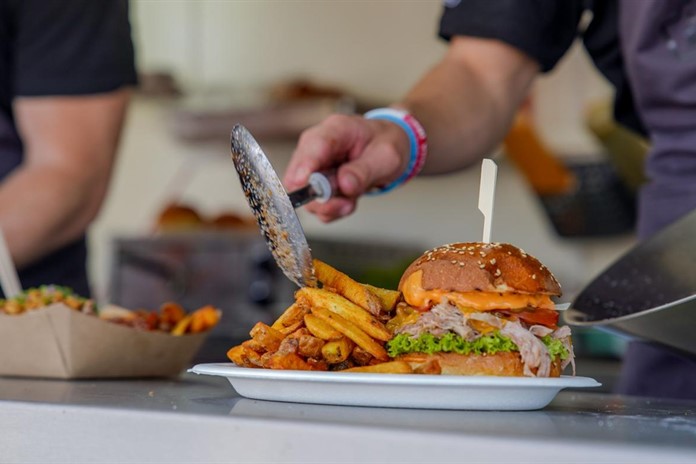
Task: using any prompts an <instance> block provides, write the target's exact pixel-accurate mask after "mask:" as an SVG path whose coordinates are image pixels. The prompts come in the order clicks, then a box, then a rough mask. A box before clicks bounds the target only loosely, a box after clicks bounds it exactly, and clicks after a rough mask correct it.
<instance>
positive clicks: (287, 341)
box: [227, 260, 413, 373]
mask: <svg viewBox="0 0 696 464" xmlns="http://www.w3.org/2000/svg"><path fill="white" fill-rule="evenodd" d="M314 267H315V272H316V275H317V280H318V281H319V282H321V284H322V285H323V287H322V288H309V287H305V288H302V289H300V290H298V291H297V292H296V293H295V302H294V303H293V304H292V305H290V306H289V307H288V308H287V309H286V310H285V311H284V312H283V313H282V314H281V315H280V316H279V317H278V318H277V319H276V320H275V322H273V323H272V324H271V325H267V324H264V323H261V322H259V323H257V324H256V325H255V326H254V327H253V328H252V329H251V331H250V332H249V335H250V337H251V338H250V339H248V340H246V341H245V342H243V343H242V344H240V345H237V346H234V347H232V348H230V350H229V351H228V352H227V356H228V358H229V359H230V360H231V361H233V362H234V363H235V364H237V365H238V366H242V367H251V368H266V369H292V370H332V371H350V372H381V373H412V372H413V369H411V368H410V365H409V364H408V363H405V362H403V361H393V360H391V359H390V358H389V355H388V354H387V351H386V349H385V347H384V345H385V342H387V341H389V340H390V339H391V338H392V336H393V335H392V333H391V331H390V330H389V329H387V327H386V326H385V325H384V323H383V322H381V321H382V320H384V318H385V316H386V317H388V316H389V315H390V313H392V312H393V310H394V308H395V307H396V304H397V303H398V302H399V300H400V297H401V293H400V292H398V291H396V290H388V289H384V288H378V287H373V286H370V285H365V284H361V283H359V282H357V281H355V280H353V279H352V278H350V277H348V276H347V275H345V274H343V273H342V272H340V271H338V270H337V269H335V268H333V267H331V266H329V265H327V264H325V263H323V262H321V261H318V260H315V261H314ZM379 366H382V367H379Z"/></svg>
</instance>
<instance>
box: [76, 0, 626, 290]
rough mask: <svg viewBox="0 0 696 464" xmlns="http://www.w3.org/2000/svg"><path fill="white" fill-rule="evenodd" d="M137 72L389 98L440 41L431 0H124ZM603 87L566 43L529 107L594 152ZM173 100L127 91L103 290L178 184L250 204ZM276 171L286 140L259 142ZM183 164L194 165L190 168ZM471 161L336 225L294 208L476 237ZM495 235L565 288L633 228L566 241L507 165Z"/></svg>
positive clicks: (348, 231)
mask: <svg viewBox="0 0 696 464" xmlns="http://www.w3.org/2000/svg"><path fill="white" fill-rule="evenodd" d="M131 4H132V21H133V25H134V31H135V37H136V45H137V47H138V61H139V66H140V69H141V70H142V71H152V70H157V69H165V70H169V71H172V72H174V73H175V74H176V76H177V77H178V78H179V79H180V80H181V82H183V83H184V85H185V86H186V89H187V90H190V91H194V92H195V91H199V90H202V89H209V88H212V87H236V88H246V87H249V88H250V87H255V86H260V85H267V84H270V83H274V82H277V81H278V80H281V79H285V78H289V77H293V76H297V75H306V76H310V77H312V78H314V79H316V80H318V81H320V82H328V83H334V84H337V85H340V86H342V87H344V88H346V89H348V90H350V91H351V92H353V93H354V94H356V95H359V96H362V97H364V98H371V99H376V100H381V101H390V100H394V99H397V98H398V97H399V96H400V95H402V94H403V93H404V92H405V91H406V90H407V89H408V88H409V86H410V85H412V84H413V83H414V82H415V81H416V79H417V78H418V77H419V76H420V75H421V74H422V73H423V72H424V71H425V70H426V69H428V67H430V66H431V65H432V64H433V63H434V62H436V61H437V60H438V59H439V58H440V56H442V53H443V52H444V50H445V44H444V43H443V42H442V41H440V40H439V39H437V37H436V31H437V22H438V18H439V15H440V9H441V6H440V5H441V4H440V2H439V1H405V0H404V1H398V2H397V1H376V0H374V1H357V0H356V1H290V0H285V1H282V0H279V1H260V0H259V1H232V0H229V1H212V0H211V1H208V0H195V1H194V0H189V1H174V0H131ZM607 95H610V90H609V87H608V86H607V85H606V83H605V82H604V81H603V79H602V78H601V77H599V76H598V75H597V74H596V72H595V71H594V70H593V68H592V67H591V66H590V65H589V64H588V62H587V58H586V56H585V55H584V53H583V52H582V51H581V50H580V49H574V50H573V51H572V52H571V53H569V55H568V56H567V57H566V59H564V61H563V63H562V64H561V65H560V66H559V68H558V69H557V70H556V71H555V72H554V73H552V74H551V75H549V76H545V77H543V78H542V79H540V81H539V83H538V87H537V89H536V106H535V116H536V119H537V122H538V123H539V128H540V130H541V132H542V135H543V137H544V138H545V140H546V141H547V142H548V143H549V145H550V146H551V147H552V148H553V149H555V150H556V151H557V152H559V154H561V155H564V154H578V153H580V154H590V153H594V152H596V151H597V147H596V146H595V144H594V142H593V141H592V139H591V138H590V137H589V136H588V135H587V134H586V133H585V131H584V129H583V126H582V108H583V106H584V104H585V102H586V101H587V100H589V99H593V98H596V97H605V96H607ZM168 115H169V112H168V107H167V105H166V104H163V103H162V102H157V101H153V100H144V99H136V101H135V102H134V104H133V105H132V107H131V110H130V114H129V119H128V123H127V126H126V129H125V134H124V139H123V142H122V146H121V150H120V159H119V163H118V166H117V172H116V175H115V177H114V180H113V184H112V188H111V192H110V196H109V198H108V200H107V203H106V205H105V208H104V210H103V211H102V214H101V215H100V217H99V219H98V220H97V222H96V224H95V225H94V227H93V230H92V232H93V233H92V236H91V242H90V243H91V246H92V252H93V254H92V258H91V261H90V265H91V274H92V280H93V282H94V283H95V285H96V287H97V289H98V290H100V291H103V290H104V289H105V288H106V282H107V280H108V273H109V266H110V263H109V256H110V248H109V245H110V241H111V238H112V237H114V236H116V235H122V234H140V233H144V232H147V231H148V228H149V226H150V225H151V221H152V219H153V218H154V216H155V215H156V214H157V212H158V211H159V209H160V208H161V206H162V204H163V203H164V201H165V200H166V198H167V197H168V196H169V195H170V194H172V193H173V192H175V193H176V194H179V195H182V196H183V198H184V199H186V200H187V201H190V202H192V203H195V204H196V205H197V206H199V207H200V208H202V209H203V210H204V211H210V212H216V211H220V210H222V209H227V208H239V209H240V210H241V211H246V204H245V201H244V199H243V196H242V194H241V189H240V187H239V183H238V181H237V179H236V175H235V173H234V170H233V169H232V166H231V164H230V161H229V159H228V156H227V153H228V147H227V140H226V139H225V140H220V141H219V143H208V144H198V145H186V144H182V143H181V142H179V141H177V140H176V139H175V138H174V137H172V135H171V134H170V132H169V130H168V129H169V128H168V125H167V121H168V119H167V118H168ZM264 148H266V150H267V151H268V152H269V155H270V157H271V160H272V162H273V164H274V166H275V167H276V169H277V170H278V171H282V170H283V168H284V166H285V163H286V162H287V159H288V155H289V153H291V150H292V143H289V144H272V145H269V146H266V147H264ZM186 173H195V174H194V175H192V176H191V175H188V174H186ZM477 189H478V172H477V170H472V171H469V172H464V173H458V174H454V175H451V176H444V177H436V178H430V179H418V180H416V181H414V182H412V184H410V185H409V186H407V187H405V188H402V189H399V190H398V191H396V192H394V193H392V194H390V195H387V196H384V197H380V198H367V199H365V200H363V201H361V205H360V208H359V212H358V213H357V214H355V215H353V216H352V217H350V218H348V219H345V220H342V221H339V222H337V223H334V224H331V225H328V226H327V225H324V224H320V223H319V222H317V221H316V220H315V219H314V218H312V217H308V216H306V215H304V214H301V219H302V221H303V225H304V226H305V228H306V229H307V231H308V233H313V234H327V235H334V236H350V237H355V236H361V237H366V238H375V237H376V238H388V239H390V240H397V241H404V242H409V243H416V244H423V245H424V246H435V245H439V244H441V243H445V242H451V241H468V240H478V239H479V238H480V233H481V217H480V214H479V213H478V210H477V209H476V195H477ZM493 227H494V229H493V235H494V237H493V238H494V239H495V240H499V241H509V242H512V243H515V244H518V245H520V246H522V247H523V248H525V249H527V251H529V252H530V253H532V254H535V255H536V256H538V257H539V258H540V259H542V260H543V261H545V262H546V264H547V265H548V266H549V267H550V268H551V269H552V270H554V271H555V272H556V274H557V275H558V277H559V279H560V280H561V282H562V283H564V284H565V287H566V290H567V292H568V293H569V294H571V295H572V293H573V292H575V291H577V290H578V289H579V288H580V287H581V286H582V284H584V283H585V282H586V281H587V279H589V278H590V277H591V276H592V275H593V274H594V273H596V272H597V271H598V270H599V269H601V268H602V267H604V266H605V265H606V264H607V263H608V262H610V261H611V260H613V259H614V257H616V256H617V255H618V254H620V253H621V252H622V251H623V250H625V249H626V247H627V246H629V245H630V243H631V239H626V238H620V239H617V240H605V241H601V242H597V241H568V240H563V239H559V238H557V237H556V236H555V235H554V234H553V232H552V231H551V230H550V226H549V224H548V222H547V221H546V218H545V216H544V215H543V213H542V211H541V210H540V208H539V206H538V203H537V202H536V199H535V198H534V197H533V195H532V194H531V193H530V192H529V190H528V188H527V186H526V184H525V183H524V181H523V180H522V179H521V178H520V177H519V175H518V174H517V173H516V172H515V171H514V170H513V169H512V168H511V167H510V166H508V165H506V164H505V163H502V165H501V172H500V178H499V182H498V193H497V207H496V216H495V222H494V225H493Z"/></svg>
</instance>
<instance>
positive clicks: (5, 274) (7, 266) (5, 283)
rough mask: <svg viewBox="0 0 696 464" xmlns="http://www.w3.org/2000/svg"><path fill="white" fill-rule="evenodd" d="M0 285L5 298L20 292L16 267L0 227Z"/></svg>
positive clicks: (20, 287)
mask: <svg viewBox="0 0 696 464" xmlns="http://www.w3.org/2000/svg"><path fill="white" fill-rule="evenodd" d="M0 286H2V292H3V293H4V294H5V298H13V297H15V296H17V295H19V294H20V293H22V286H21V284H20V283H19V276H18V275H17V268H15V265H14V262H13V261H12V256H11V255H10V250H9V248H8V247H7V241H6V240H5V234H3V233H2V229H0Z"/></svg>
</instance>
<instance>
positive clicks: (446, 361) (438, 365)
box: [397, 351, 561, 377]
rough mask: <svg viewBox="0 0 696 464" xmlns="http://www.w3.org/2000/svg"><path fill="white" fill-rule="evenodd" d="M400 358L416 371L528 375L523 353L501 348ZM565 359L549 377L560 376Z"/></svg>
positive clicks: (422, 354)
mask: <svg viewBox="0 0 696 464" xmlns="http://www.w3.org/2000/svg"><path fill="white" fill-rule="evenodd" d="M397 360H401V361H406V362H407V363H408V364H409V365H410V366H411V368H412V369H413V370H414V372H417V373H420V374H442V375H494V376H500V377H524V364H523V363H522V358H521V357H520V354H519V353H518V352H516V351H514V352H500V353H496V354H487V355H483V354H457V353H434V354H425V353H409V354H404V355H401V356H399V357H398V358H397ZM560 375H561V362H560V360H556V361H554V362H553V363H551V372H550V374H549V377H560Z"/></svg>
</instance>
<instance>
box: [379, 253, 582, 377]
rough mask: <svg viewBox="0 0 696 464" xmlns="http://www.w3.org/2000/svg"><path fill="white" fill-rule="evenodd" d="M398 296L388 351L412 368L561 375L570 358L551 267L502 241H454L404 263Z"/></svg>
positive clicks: (452, 372) (567, 333) (566, 329)
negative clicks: (556, 307)
mask: <svg viewBox="0 0 696 464" xmlns="http://www.w3.org/2000/svg"><path fill="white" fill-rule="evenodd" d="M399 290H400V291H401V293H402V295H403V301H402V302H400V303H399V304H398V306H397V308H396V311H395V315H394V317H393V318H392V319H390V320H389V321H388V323H387V327H388V328H389V329H390V330H391V331H392V332H393V333H394V337H393V338H392V340H391V341H389V342H388V344H387V348H388V351H389V355H390V356H391V357H393V358H396V359H400V360H404V361H406V362H408V363H409V364H410V365H411V367H412V368H414V370H415V371H416V372H421V373H439V374H450V375H494V376H530V377H558V376H560V375H561V372H562V371H563V370H564V369H565V367H566V366H567V365H568V364H572V365H573V372H574V370H575V364H574V361H573V348H572V342H571V334H570V329H569V327H567V326H563V327H559V326H558V311H557V310H556V309H555V304H554V302H553V300H552V299H551V298H552V297H554V296H560V295H561V286H560V285H559V283H558V281H557V280H556V278H555V277H554V276H553V274H552V273H551V272H550V271H549V270H548V269H547V268H546V267H545V266H544V265H543V264H542V263H541V262H539V260H537V259H536V258H534V257H533V256H532V255H530V254H528V253H525V252H524V251H523V250H521V249H519V248H517V247H515V246H513V245H510V244H505V243H453V244H449V245H444V246H441V247H437V248H434V249H432V250H429V251H427V252H426V253H424V254H423V255H422V256H420V257H419V258H418V259H416V260H415V261H414V262H413V263H411V265H410V266H409V267H408V268H407V269H406V270H405V271H404V273H403V275H402V277H401V280H400V282H399Z"/></svg>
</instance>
